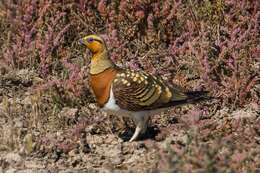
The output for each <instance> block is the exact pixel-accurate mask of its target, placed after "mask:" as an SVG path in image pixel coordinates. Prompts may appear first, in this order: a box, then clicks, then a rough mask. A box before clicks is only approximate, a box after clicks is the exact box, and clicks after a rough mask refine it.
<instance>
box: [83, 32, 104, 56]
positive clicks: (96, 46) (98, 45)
mask: <svg viewBox="0 0 260 173" xmlns="http://www.w3.org/2000/svg"><path fill="white" fill-rule="evenodd" d="M79 43H80V44H82V45H85V46H86V47H87V48H88V49H89V50H90V51H91V52H92V53H93V54H96V53H101V52H103V51H104V50H105V49H106V44H105V42H104V40H103V39H102V38H101V37H99V36H97V35H88V36H85V37H83V38H82V39H80V40H79Z"/></svg>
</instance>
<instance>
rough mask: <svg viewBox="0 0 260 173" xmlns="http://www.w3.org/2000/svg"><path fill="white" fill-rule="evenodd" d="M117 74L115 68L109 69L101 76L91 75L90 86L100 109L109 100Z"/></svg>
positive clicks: (100, 74)
mask: <svg viewBox="0 0 260 173" xmlns="http://www.w3.org/2000/svg"><path fill="white" fill-rule="evenodd" d="M116 74H117V70H116V69H114V68H108V69H106V70H104V71H103V72H101V73H99V74H94V75H93V74H90V86H91V89H92V90H93V92H94V95H95V97H96V100H97V103H98V105H99V106H100V107H103V106H104V105H105V104H106V103H107V101H108V100H109V96H110V89H111V84H112V82H113V79H114V78H115V76H116Z"/></svg>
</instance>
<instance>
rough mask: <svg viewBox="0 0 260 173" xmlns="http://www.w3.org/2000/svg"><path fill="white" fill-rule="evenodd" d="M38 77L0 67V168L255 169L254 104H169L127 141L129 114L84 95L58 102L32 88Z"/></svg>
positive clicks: (258, 125)
mask: <svg viewBox="0 0 260 173" xmlns="http://www.w3.org/2000/svg"><path fill="white" fill-rule="evenodd" d="M41 80H43V79H41V78H39V77H38V76H37V73H35V72H34V71H30V70H26V69H25V70H17V71H12V72H9V73H4V74H2V75H0V131H1V133H0V166H1V167H0V173H2V172H6V173H29V172H32V173H34V172H39V173H47V172H52V173H56V172H57V173H58V172H59V173H65V172H66V173H70V172H71V173H72V172H73V173H75V172H190V171H192V172H259V171H260V155H259V153H260V146H259V144H260V136H259V135H260V131H259V130H260V117H259V107H258V105H257V104H253V103H252V104H249V105H246V106H245V107H244V108H240V109H235V110H231V108H227V107H221V106H219V104H215V102H216V101H215V100H211V101H207V102H202V103H199V104H196V105H184V106H181V107H175V108H172V109H170V110H169V111H168V112H163V113H161V114H158V115H155V116H154V117H153V118H152V119H151V121H150V127H149V130H148V132H147V134H146V135H145V136H143V137H142V139H140V140H139V141H136V142H132V143H129V142H127V139H129V138H130V136H131V134H132V133H133V130H134V129H133V125H132V123H131V122H130V120H126V122H127V123H125V124H124V123H122V121H121V120H120V119H118V118H117V117H114V116H109V115H106V114H105V113H102V112H100V111H99V110H98V108H97V107H96V105H95V104H94V103H93V99H92V98H91V97H90V96H86V98H84V99H85V101H86V102H87V104H80V105H74V106H68V105H67V106H66V107H62V108H59V107H58V106H59V105H57V103H56V102H53V95H52V94H51V93H49V92H45V93H40V92H36V91H35V90H34V89H32V87H31V86H32V85H35V84H37V83H38V82H40V81H41ZM89 102H91V103H89Z"/></svg>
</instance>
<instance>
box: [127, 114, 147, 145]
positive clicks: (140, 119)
mask: <svg viewBox="0 0 260 173" xmlns="http://www.w3.org/2000/svg"><path fill="white" fill-rule="evenodd" d="M148 119H149V116H142V115H137V116H134V117H133V120H134V122H135V125H136V128H135V132H134V135H133V136H132V137H131V139H130V141H129V142H132V141H134V140H136V139H137V138H138V136H139V135H140V134H144V133H145V132H146V129H147V121H148Z"/></svg>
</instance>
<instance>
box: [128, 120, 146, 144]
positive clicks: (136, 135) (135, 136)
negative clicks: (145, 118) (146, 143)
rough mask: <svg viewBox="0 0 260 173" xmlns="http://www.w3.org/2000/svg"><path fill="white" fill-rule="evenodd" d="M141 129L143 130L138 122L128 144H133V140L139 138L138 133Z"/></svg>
mask: <svg viewBox="0 0 260 173" xmlns="http://www.w3.org/2000/svg"><path fill="white" fill-rule="evenodd" d="M142 128H143V124H142V123H141V122H139V123H138V124H137V125H136V128H135V133H134V135H133V136H132V137H131V139H130V140H129V142H133V141H134V140H136V139H137V137H138V136H139V134H140V132H141V131H142Z"/></svg>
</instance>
